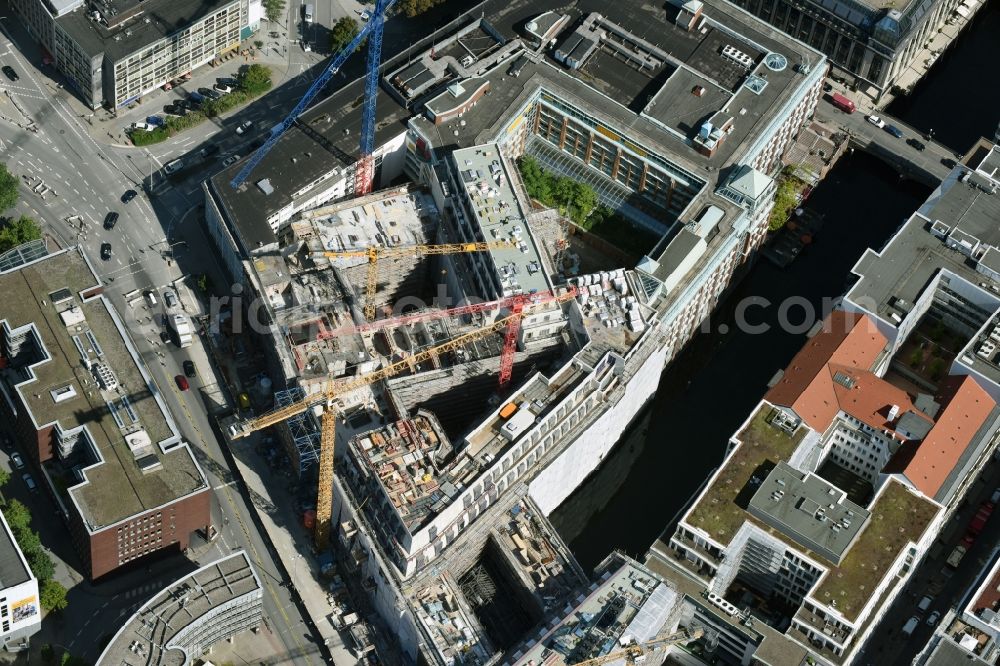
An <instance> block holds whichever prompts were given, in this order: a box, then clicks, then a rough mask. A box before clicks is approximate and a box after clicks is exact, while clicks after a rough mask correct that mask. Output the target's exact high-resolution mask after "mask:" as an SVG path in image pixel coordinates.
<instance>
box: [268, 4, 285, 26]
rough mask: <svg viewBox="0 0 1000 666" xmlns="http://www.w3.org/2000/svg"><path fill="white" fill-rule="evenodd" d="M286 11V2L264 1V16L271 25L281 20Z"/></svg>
mask: <svg viewBox="0 0 1000 666" xmlns="http://www.w3.org/2000/svg"><path fill="white" fill-rule="evenodd" d="M284 11H285V0H264V16H266V17H267V20H268V21H270V22H271V23H277V22H278V21H280V20H281V14H282V12H284Z"/></svg>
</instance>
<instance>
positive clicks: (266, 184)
mask: <svg viewBox="0 0 1000 666" xmlns="http://www.w3.org/2000/svg"><path fill="white" fill-rule="evenodd" d="M257 187H258V188H259V189H260V191H261V192H263V193H264V195H265V196H270V195H272V194H274V187H272V186H271V179H270V178H265V179H264V180H259V181H257Z"/></svg>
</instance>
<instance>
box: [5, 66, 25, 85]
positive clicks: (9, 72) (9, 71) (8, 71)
mask: <svg viewBox="0 0 1000 666" xmlns="http://www.w3.org/2000/svg"><path fill="white" fill-rule="evenodd" d="M2 69H3V73H4V76H6V77H7V78H8V79H10V80H11V81H17V80H18V79H20V78H21V77H20V76H18V75H17V72H15V71H14V68H13V67H11V66H10V65H4V66H3V68H2Z"/></svg>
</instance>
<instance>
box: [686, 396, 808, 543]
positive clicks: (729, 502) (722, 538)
mask: <svg viewBox="0 0 1000 666" xmlns="http://www.w3.org/2000/svg"><path fill="white" fill-rule="evenodd" d="M775 411H776V410H775V409H774V408H773V407H771V406H770V405H767V404H762V405H761V407H760V409H758V410H757V413H756V414H754V415H753V418H751V419H750V422H749V423H748V424H747V427H746V428H745V429H744V430H743V431H742V432H740V433H739V435H738V436H737V439H739V440H740V442H742V444H741V445H740V446H739V447H737V448H736V450H735V452H733V454H732V456H731V457H730V458H729V459H728V460H727V461H726V464H725V466H724V467H723V468H722V471H721V472H719V476H718V477H716V479H715V481H713V482H712V485H711V486H709V488H708V490H707V491H706V492H705V494H704V496H703V497H702V498H701V500H700V501H699V502H698V504H697V505H695V507H694V508H693V509H692V510H691V513H690V514H688V517H687V521H686V522H687V523H688V524H689V525H690V526H692V527H696V528H700V529H703V530H705V531H706V532H708V534H709V536H711V537H712V538H713V539H714V540H716V541H718V542H719V543H720V544H722V545H723V546H728V545H729V542H730V541H731V540H732V538H733V536H734V535H735V534H736V532H737V530H739V528H740V526H741V525H743V523H745V522H747V520H748V519H749V518H750V515H749V514H748V513H747V512H746V511H745V510H744V509H743V507H742V506H740V505H739V504H737V502H736V498H737V496H738V495H739V494H740V492H741V491H743V489H744V488H745V487H746V485H747V483H748V482H749V481H750V477H751V476H752V475H753V473H754V471H755V470H756V469H757V468H758V467H759V466H760V465H761V464H762V463H765V462H768V461H769V462H771V463H777V462H778V461H779V460H788V458H789V457H791V455H792V452H793V451H795V449H796V447H798V445H799V443H800V442H801V441H802V439H803V438H804V437H805V436H806V433H807V432H808V429H807V428H805V427H799V429H798V430H797V431H796V432H795V434H793V435H789V434H788V433H787V432H785V431H784V430H781V429H779V428H777V427H775V426H772V425H771V424H770V420H771V417H772V415H773V414H774V412H775Z"/></svg>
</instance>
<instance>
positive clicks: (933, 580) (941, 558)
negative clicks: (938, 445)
mask: <svg viewBox="0 0 1000 666" xmlns="http://www.w3.org/2000/svg"><path fill="white" fill-rule="evenodd" d="M997 485H1000V463H998V462H997V461H996V460H991V461H990V462H989V463H988V464H987V466H986V469H985V471H984V472H983V474H982V475H981V476H980V478H979V480H977V481H976V482H975V483H974V485H973V486H972V488H971V489H970V491H969V498H968V499H967V500H966V501H965V502H964V504H963V505H962V507H961V509H960V510H959V511H957V512H956V514H955V515H954V516H952V518H951V520H950V521H949V522H948V523H947V524H946V525H945V526H944V528H943V529H942V534H941V536H940V537H939V538H938V539H937V540H936V541H935V542H934V544H933V546H931V549H930V552H929V553H928V555H927V557H926V558H925V559H924V560H923V562H921V564H920V565H919V566H918V568H917V570H916V571H915V572H914V573H913V576H912V578H911V579H910V581H909V583H908V584H907V585H906V587H905V588H904V589H903V590H902V591H901V593H900V594H899V595H898V596H897V597H896V599H895V600H894V601H893V603H892V605H891V606H890V608H889V609H888V610H887V611H886V614H885V615H884V616H883V618H882V621H881V622H880V623H879V625H878V626H877V627H876V628H875V631H874V632H872V635H871V637H870V638H869V639H868V641H867V643H866V644H865V646H864V649H863V650H862V651H861V652H859V653H858V656H857V658H856V660H855V662H854V663H856V664H858V665H859V666H903V665H904V664H910V663H912V661H913V658H914V656H915V655H916V654H917V653H918V652H920V651H921V650H922V649H923V648H924V646H925V645H926V644H927V641H928V640H929V639H930V637H931V634H932V633H933V632H934V629H935V627H934V626H932V625H929V624H927V619H928V616H930V614H931V613H933V612H934V611H938V612H939V613H940V614H941V618H942V620H941V621H944V619H945V617H946V616H947V614H948V611H949V610H954V611H955V613H956V614H959V615H960V614H961V608H959V607H958V605H959V604H960V603H967V601H963V600H965V597H966V594H967V592H968V589H969V587H970V586H971V585H973V584H974V583H975V582H976V581H977V579H978V578H979V575H980V573H981V572H982V568H983V566H984V565H985V564H986V563H987V561H988V559H989V556H990V553H991V552H992V551H993V550H994V548H995V547H996V544H997V543H1000V520H998V519H997V517H996V515H993V516H992V517H991V518H990V520H989V522H987V523H986V527H985V529H984V530H983V533H982V534H980V535H979V537H978V538H977V539H976V541H975V543H974V544H973V545H972V548H970V549H969V552H968V553H966V555H965V557H963V558H962V561H961V562H960V563H959V565H958V568H957V569H952V568H951V567H949V566H948V565H947V564H946V561H947V559H948V555H950V554H951V552H952V550H953V549H954V547H955V546H956V545H957V544H958V542H959V541H961V540H962V537H963V536H965V533H966V530H967V528H968V524H969V522H970V521H971V520H972V517H973V516H974V515H975V514H976V511H977V510H978V509H979V505H980V503H981V502H983V501H984V500H987V499H989V498H990V495H992V493H993V491H994V489H996V487H997ZM924 595H931V596H933V597H934V600H933V601H932V602H931V605H930V607H929V608H928V609H927V610H926V611H925V612H920V611H918V610H917V604H918V603H919V601H920V599H921V597H923V596H924ZM913 616H917V617H918V618H919V619H920V623H919V624H918V625H917V629H916V630H915V631H914V632H913V635H912V636H904V635H903V634H902V628H903V625H904V624H906V621H907V620H909V619H910V618H911V617H913Z"/></svg>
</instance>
